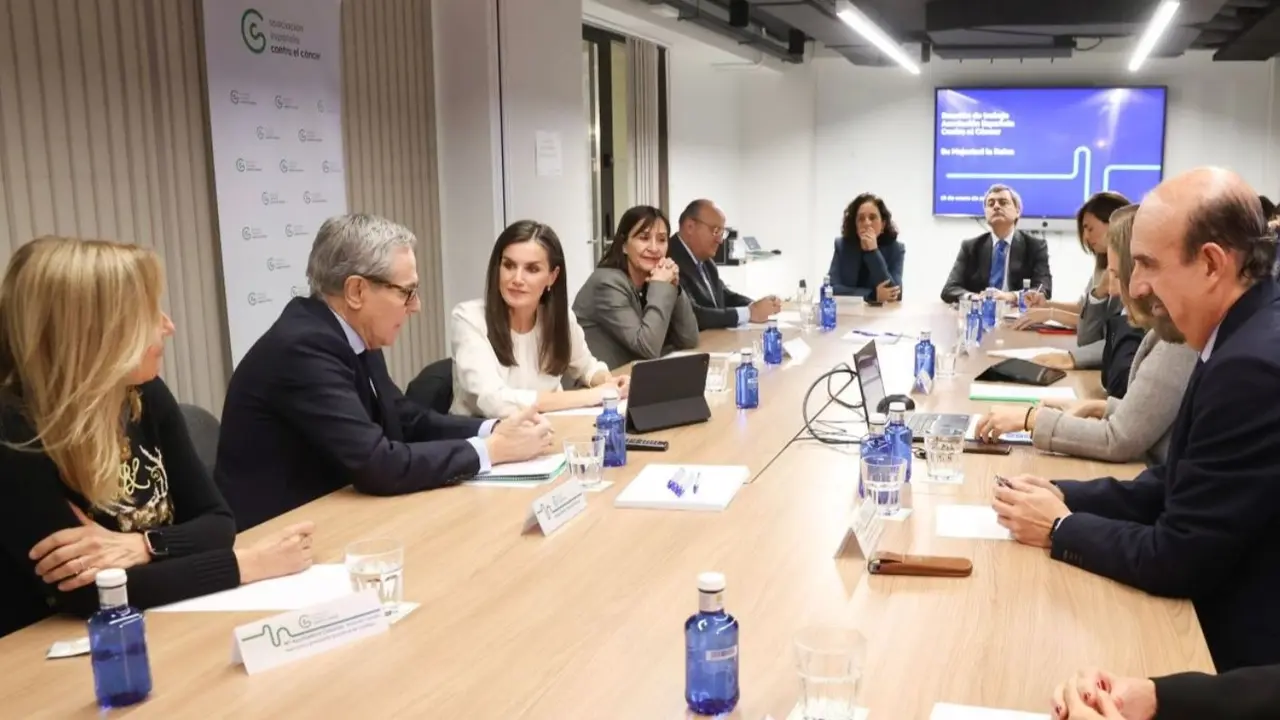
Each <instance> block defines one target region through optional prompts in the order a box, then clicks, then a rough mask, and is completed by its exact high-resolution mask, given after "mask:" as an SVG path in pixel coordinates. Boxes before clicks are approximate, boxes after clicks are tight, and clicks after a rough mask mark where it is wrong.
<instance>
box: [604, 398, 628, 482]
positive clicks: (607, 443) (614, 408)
mask: <svg viewBox="0 0 1280 720" xmlns="http://www.w3.org/2000/svg"><path fill="white" fill-rule="evenodd" d="M596 432H598V433H600V434H601V435H603V436H604V466H605V467H622V466H623V465H626V464H627V421H626V420H625V419H624V418H623V417H622V414H621V413H619V412H618V389H617V388H615V387H606V388H605V389H604V411H603V412H601V413H600V416H599V417H597V418H596Z"/></svg>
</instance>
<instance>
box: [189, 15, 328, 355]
mask: <svg viewBox="0 0 1280 720" xmlns="http://www.w3.org/2000/svg"><path fill="white" fill-rule="evenodd" d="M341 14H342V8H341V0H204V36H205V60H206V64H207V66H208V79H209V124H210V134H211V137H212V144H213V165H214V185H215V187H216V190H217V195H218V228H219V234H220V236H221V245H222V275H223V279H224V285H225V289H226V296H227V326H228V331H229V333H230V336H231V337H230V340H231V361H232V363H233V364H235V363H239V362H240V358H242V357H244V354H245V353H246V352H248V350H249V348H250V347H251V346H252V345H253V343H254V342H255V341H257V339H258V338H259V337H260V336H261V335H262V334H263V333H264V332H265V331H266V330H267V328H269V327H270V326H271V323H273V322H275V320H276V318H277V317H279V315H280V311H281V310H282V309H283V308H284V305H285V303H287V302H288V301H289V299H290V298H292V297H296V296H298V295H306V294H308V292H309V291H308V289H307V281H306V265H307V255H308V254H309V253H310V251H311V243H312V241H313V240H314V239H315V234H316V231H317V230H318V229H319V228H320V225H321V223H323V222H324V221H325V219H326V218H328V217H330V216H332V215H339V214H342V213H344V212H346V207H347V194H346V182H345V176H344V168H343V155H342V107H341V97H342V64H341V58H340V49H341V34H340V33H341V30H340V19H341Z"/></svg>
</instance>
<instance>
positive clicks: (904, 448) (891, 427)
mask: <svg viewBox="0 0 1280 720" xmlns="http://www.w3.org/2000/svg"><path fill="white" fill-rule="evenodd" d="M884 437H885V440H886V441H887V442H888V443H889V453H890V454H891V455H892V456H893V457H896V458H902V460H903V461H904V462H906V464H907V473H906V479H905V480H904V481H903V482H911V428H909V427H907V406H906V404H905V403H903V402H902V401H901V400H899V401H896V402H891V403H889V424H888V425H886V426H885V428H884Z"/></svg>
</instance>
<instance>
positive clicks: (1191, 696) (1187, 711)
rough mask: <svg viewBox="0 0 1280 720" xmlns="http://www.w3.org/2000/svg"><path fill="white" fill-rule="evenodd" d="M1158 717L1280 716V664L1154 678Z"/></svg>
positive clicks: (1268, 719) (1238, 719)
mask: <svg viewBox="0 0 1280 720" xmlns="http://www.w3.org/2000/svg"><path fill="white" fill-rule="evenodd" d="M1153 680H1154V681H1155V684H1156V718H1155V720H1208V719H1209V718H1212V719H1213V720H1275V719H1276V718H1277V717H1280V665H1267V666H1265V667H1251V668H1240V669H1239V670H1232V671H1231V672H1226V673H1223V674H1221V675H1206V674H1204V673H1180V674H1178V675H1169V676H1167V677H1158V678H1153Z"/></svg>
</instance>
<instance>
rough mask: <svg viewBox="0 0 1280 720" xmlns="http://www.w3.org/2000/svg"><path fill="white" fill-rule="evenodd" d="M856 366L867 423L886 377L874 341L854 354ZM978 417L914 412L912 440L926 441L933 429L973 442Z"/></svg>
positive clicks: (910, 417) (909, 420) (910, 424)
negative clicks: (955, 433) (961, 435)
mask: <svg viewBox="0 0 1280 720" xmlns="http://www.w3.org/2000/svg"><path fill="white" fill-rule="evenodd" d="M853 367H854V369H855V370H857V372H858V387H859V389H861V390H862V413H863V418H864V419H865V420H866V421H867V423H868V424H870V423H871V414H872V413H874V412H876V406H878V405H879V404H880V401H881V400H883V399H884V398H885V391H884V378H883V377H882V376H881V373H880V356H879V355H878V354H876V343H875V341H874V340H873V341H871V342H868V343H867V344H866V345H863V346H862V349H861V350H859V351H858V352H856V353H854V354H853ZM979 419H980V416H978V415H961V414H946V413H930V412H913V413H909V414H908V415H907V418H906V420H907V427H909V428H911V436H912V440H923V439H924V436H925V434H926V433H928V432H929V431H931V430H942V429H944V428H945V429H954V430H956V431H963V432H964V437H965V439H966V440H973V439H974V436H975V433H976V432H977V429H978V420H979Z"/></svg>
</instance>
